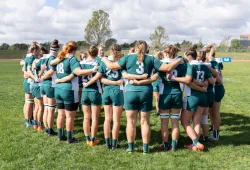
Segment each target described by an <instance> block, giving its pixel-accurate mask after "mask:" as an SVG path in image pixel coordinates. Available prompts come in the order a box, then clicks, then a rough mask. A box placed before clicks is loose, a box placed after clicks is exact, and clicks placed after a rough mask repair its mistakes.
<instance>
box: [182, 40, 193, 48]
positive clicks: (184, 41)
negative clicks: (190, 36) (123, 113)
mask: <svg viewBox="0 0 250 170" xmlns="http://www.w3.org/2000/svg"><path fill="white" fill-rule="evenodd" d="M192 45H193V43H192V42H191V41H186V40H183V41H182V43H181V48H182V49H183V50H187V49H188V48H190V47H191V46H192Z"/></svg>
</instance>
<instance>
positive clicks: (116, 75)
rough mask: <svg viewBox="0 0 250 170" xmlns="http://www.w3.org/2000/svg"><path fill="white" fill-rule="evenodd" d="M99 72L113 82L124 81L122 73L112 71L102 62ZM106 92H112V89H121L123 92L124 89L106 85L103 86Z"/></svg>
mask: <svg viewBox="0 0 250 170" xmlns="http://www.w3.org/2000/svg"><path fill="white" fill-rule="evenodd" d="M98 72H99V73H101V74H102V76H103V77H104V78H106V79H108V80H111V81H118V80H121V79H122V71H121V70H117V71H112V70H110V69H108V68H107V67H106V65H105V64H104V63H103V62H101V64H100V67H99V68H98ZM103 87H104V90H110V89H118V90H119V89H120V90H123V87H120V86H117V85H106V84H103Z"/></svg>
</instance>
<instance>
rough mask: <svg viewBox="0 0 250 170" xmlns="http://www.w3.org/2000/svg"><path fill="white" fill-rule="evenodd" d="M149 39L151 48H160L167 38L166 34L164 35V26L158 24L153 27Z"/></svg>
mask: <svg viewBox="0 0 250 170" xmlns="http://www.w3.org/2000/svg"><path fill="white" fill-rule="evenodd" d="M149 39H150V40H151V42H152V47H153V48H156V49H160V50H162V49H163V48H164V46H165V45H166V41H167V40H168V35H166V32H165V28H164V27H162V26H158V27H156V28H155V31H154V33H153V34H150V37H149Z"/></svg>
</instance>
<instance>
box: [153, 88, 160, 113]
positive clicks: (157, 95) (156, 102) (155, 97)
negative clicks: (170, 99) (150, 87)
mask: <svg viewBox="0 0 250 170" xmlns="http://www.w3.org/2000/svg"><path fill="white" fill-rule="evenodd" d="M153 95H154V99H155V108H156V115H155V116H158V115H159V92H155V91H154V93H153Z"/></svg>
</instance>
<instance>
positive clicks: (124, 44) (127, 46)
mask: <svg viewBox="0 0 250 170" xmlns="http://www.w3.org/2000/svg"><path fill="white" fill-rule="evenodd" d="M120 46H121V48H122V49H128V48H129V47H130V44H129V43H123V44H120Z"/></svg>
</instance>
